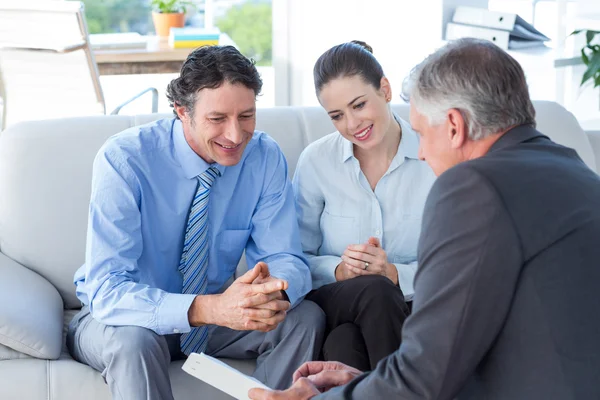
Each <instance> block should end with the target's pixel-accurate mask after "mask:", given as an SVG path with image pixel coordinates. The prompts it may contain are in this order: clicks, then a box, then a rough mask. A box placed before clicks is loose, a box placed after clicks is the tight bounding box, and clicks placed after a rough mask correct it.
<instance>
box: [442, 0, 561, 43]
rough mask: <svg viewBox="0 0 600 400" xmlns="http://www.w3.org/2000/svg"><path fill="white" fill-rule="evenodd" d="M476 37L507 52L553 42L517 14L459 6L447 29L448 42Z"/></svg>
mask: <svg viewBox="0 0 600 400" xmlns="http://www.w3.org/2000/svg"><path fill="white" fill-rule="evenodd" d="M461 37H475V38H478V39H485V40H489V41H491V42H494V43H496V45H498V46H499V47H501V48H503V49H505V50H513V49H524V48H530V47H536V46H543V45H544V42H546V41H548V40H550V39H549V38H548V37H547V36H546V35H544V34H543V33H541V32H540V31H538V30H537V29H535V28H534V27H533V26H532V25H531V24H529V23H528V22H526V21H525V20H524V19H523V18H521V17H520V16H519V15H517V14H512V13H504V12H496V11H489V10H487V9H485V8H475V7H466V6H459V7H457V8H456V10H455V12H454V16H453V17H452V22H450V23H448V24H447V26H446V39H447V40H452V39H458V38H461Z"/></svg>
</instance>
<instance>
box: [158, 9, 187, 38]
mask: <svg viewBox="0 0 600 400" xmlns="http://www.w3.org/2000/svg"><path fill="white" fill-rule="evenodd" d="M152 21H153V22H154V29H155V30H156V35H157V36H169V30H170V29H171V28H182V27H183V25H184V24H185V14H184V13H158V12H155V11H152Z"/></svg>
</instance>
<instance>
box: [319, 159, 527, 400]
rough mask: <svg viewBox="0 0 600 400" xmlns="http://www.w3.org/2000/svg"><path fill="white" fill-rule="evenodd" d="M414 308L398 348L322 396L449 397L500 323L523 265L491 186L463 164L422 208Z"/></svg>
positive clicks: (439, 183) (445, 176)
mask: <svg viewBox="0 0 600 400" xmlns="http://www.w3.org/2000/svg"><path fill="white" fill-rule="evenodd" d="M418 260H419V261H420V265H419V269H418V271H417V274H416V276H415V296H414V300H413V314H412V315H411V317H409V318H408V319H407V320H406V322H405V324H404V328H403V335H402V345H401V347H400V349H399V350H398V351H396V352H395V353H394V354H392V355H391V356H389V357H388V358H386V359H384V360H383V361H382V362H380V363H379V364H378V365H377V367H376V369H375V370H374V371H373V372H371V373H369V374H365V375H363V376H361V377H359V378H358V379H356V380H354V381H353V382H351V383H350V384H348V385H347V386H344V387H339V388H336V389H333V390H331V391H329V392H327V393H324V394H322V395H320V396H318V397H317V398H319V399H349V398H357V399H366V398H401V399H443V400H445V399H447V400H450V399H453V398H455V396H456V395H457V394H458V393H459V391H460V389H461V388H462V387H463V385H464V384H465V383H466V382H467V380H468V379H469V377H470V376H471V375H472V374H473V372H474V371H475V369H476V368H477V366H478V364H479V363H480V362H481V360H482V359H483V357H484V356H485V354H486V353H487V351H488V350H489V348H490V346H491V345H492V343H493V341H494V340H495V338H496V337H497V335H498V333H499V331H500V330H501V328H502V325H503V322H504V320H505V318H506V316H507V314H508V310H509V308H510V305H511V303H512V298H513V295H514V291H515V287H516V285H517V280H518V277H519V273H520V270H521V265H522V254H521V247H520V242H519V236H518V234H517V232H516V230H515V228H514V224H513V221H512V220H511V217H510V215H509V214H508V212H507V211H506V209H505V207H504V205H503V203H502V201H501V200H500V198H499V196H498V194H497V193H496V191H495V189H494V188H493V186H492V185H491V184H490V183H489V181H487V179H485V178H484V177H483V176H482V175H480V174H479V173H477V172H476V171H474V170H473V169H472V168H470V167H468V166H457V167H455V168H453V169H451V170H449V171H447V172H445V173H444V174H443V175H441V176H440V178H438V180H437V182H436V183H435V184H434V186H433V188H432V191H431V193H430V195H429V197H428V200H427V202H426V206H425V212H424V219H423V229H422V234H421V237H420V241H419V251H418Z"/></svg>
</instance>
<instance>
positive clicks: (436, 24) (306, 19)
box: [273, 0, 487, 105]
mask: <svg viewBox="0 0 600 400" xmlns="http://www.w3.org/2000/svg"><path fill="white" fill-rule="evenodd" d="M444 1H450V0H418V1H417V0H414V1H411V0H368V1H366V0H273V35H274V48H273V55H274V67H275V82H276V83H275V87H276V93H275V99H276V100H275V101H276V104H277V105H317V104H318V101H317V99H316V97H315V94H314V86H313V78H312V68H313V65H314V63H315V61H316V60H317V58H318V57H319V56H320V55H321V54H322V53H323V52H324V51H325V50H327V49H328V48H330V47H331V46H334V45H336V44H339V43H343V42H347V41H350V40H354V39H357V40H363V41H365V42H367V43H368V44H370V45H371V46H372V47H373V50H374V54H375V56H376V57H377V59H378V60H379V62H380V63H381V64H382V66H383V69H384V72H385V74H386V75H387V76H388V78H389V79H390V81H391V83H392V90H393V92H394V93H393V97H394V99H395V101H400V100H399V96H398V95H399V93H400V88H401V85H402V81H403V79H404V77H405V76H406V75H407V73H408V72H409V71H410V69H411V68H412V67H413V66H414V65H416V64H417V63H418V62H419V61H421V60H422V59H423V58H424V57H425V56H426V55H427V54H429V53H431V52H432V51H433V50H435V48H436V47H437V46H439V44H440V40H441V38H442V24H441V21H442V11H443V7H442V5H443V4H442V3H443V2H444ZM478 1H482V0H478ZM454 2H455V1H454ZM486 4H487V1H486Z"/></svg>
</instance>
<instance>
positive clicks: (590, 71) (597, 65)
mask: <svg viewBox="0 0 600 400" xmlns="http://www.w3.org/2000/svg"><path fill="white" fill-rule="evenodd" d="M587 67H588V68H587V70H586V71H585V72H584V73H583V77H582V78H581V84H580V86H581V85H583V84H584V83H585V82H587V81H588V80H590V79H592V77H594V76H596V75H600V53H594V54H593V55H592V57H591V58H590V59H589V63H588V65H587Z"/></svg>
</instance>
